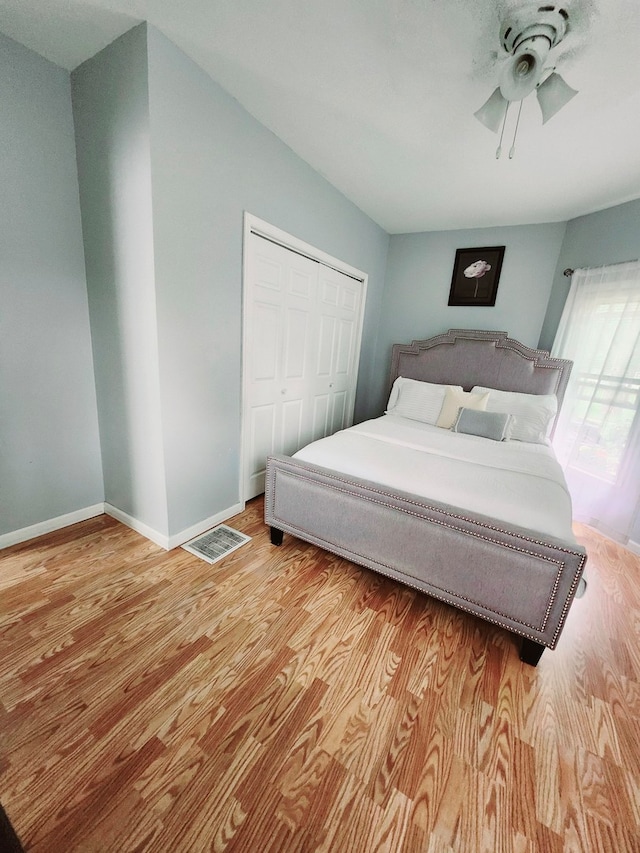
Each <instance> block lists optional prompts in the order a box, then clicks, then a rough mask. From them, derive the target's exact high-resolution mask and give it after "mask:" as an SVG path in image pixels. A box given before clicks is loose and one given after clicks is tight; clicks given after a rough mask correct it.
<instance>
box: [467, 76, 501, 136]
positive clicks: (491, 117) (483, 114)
mask: <svg viewBox="0 0 640 853" xmlns="http://www.w3.org/2000/svg"><path fill="white" fill-rule="evenodd" d="M507 105H508V102H507V101H506V100H505V98H503V97H502V93H501V92H500V87H498V88H497V89H496V90H495V92H494V93H493V94H492V95H491V97H490V98H489V99H488V100H487V101H485V103H484V104H483V105H482V106H481V107H480V109H479V110H477V111H476V112H475V113H474V116H475V117H476V118H477V119H478V121H479V122H480V123H481V124H483V125H484V126H485V127H488V128H489V130H492V131H493V132H494V133H497V132H498V131H499V130H500V126H501V125H502V120H503V119H504V114H505V110H506V109H507Z"/></svg>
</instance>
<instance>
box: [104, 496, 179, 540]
mask: <svg viewBox="0 0 640 853" xmlns="http://www.w3.org/2000/svg"><path fill="white" fill-rule="evenodd" d="M104 511H105V512H106V514H107V515H110V516H111V518H115V519H116V521H120V522H122V524H126V526H127V527H130V528H131V529H132V530H135V531H136V533H140V534H141V535H142V536H144V537H145V538H146V539H150V540H151V541H152V542H155V544H156V545H159V546H160V547H161V548H164V549H165V551H168V550H169V537H168V536H165V534H164V533H158V531H157V530H154V529H153V527H149V525H148V524H145V523H144V521H138V519H137V518H134V517H133V516H132V515H129V514H128V513H126V512H123V511H122V510H121V509H118V507H116V506H112V505H111V504H107V503H106V504H105V505H104Z"/></svg>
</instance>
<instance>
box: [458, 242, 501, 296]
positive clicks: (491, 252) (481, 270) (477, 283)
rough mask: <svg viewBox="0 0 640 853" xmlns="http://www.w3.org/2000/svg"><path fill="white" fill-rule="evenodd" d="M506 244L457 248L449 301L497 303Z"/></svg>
mask: <svg viewBox="0 0 640 853" xmlns="http://www.w3.org/2000/svg"><path fill="white" fill-rule="evenodd" d="M503 257H504V246H485V247H484V248H480V249H457V250H456V260H455V263H454V265H453V277H452V279H451V290H450V291H449V305H495V304H496V294H497V292H498V281H499V279H500V270H501V269H502V259H503Z"/></svg>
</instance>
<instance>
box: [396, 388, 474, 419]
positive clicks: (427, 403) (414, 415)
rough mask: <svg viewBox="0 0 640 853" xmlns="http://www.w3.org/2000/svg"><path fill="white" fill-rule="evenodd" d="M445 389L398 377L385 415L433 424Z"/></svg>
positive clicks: (440, 406)
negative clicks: (399, 416)
mask: <svg viewBox="0 0 640 853" xmlns="http://www.w3.org/2000/svg"><path fill="white" fill-rule="evenodd" d="M447 388H448V386H447V385H435V384H433V383H432V382H418V381H417V380H415V379H405V378H404V377H403V376H398V378H397V379H396V381H395V382H394V383H393V388H392V389H391V394H390V395H389V402H388V404H387V410H386V412H385V414H387V415H401V416H402V417H403V418H411V419H412V420H414V421H422V422H423V423H425V424H435V422H436V421H437V420H438V415H439V414H440V410H441V409H442V403H443V401H444V395H445V392H446V390H447ZM460 390H462V388H460Z"/></svg>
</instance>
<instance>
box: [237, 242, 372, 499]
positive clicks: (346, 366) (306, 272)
mask: <svg viewBox="0 0 640 853" xmlns="http://www.w3.org/2000/svg"><path fill="white" fill-rule="evenodd" d="M246 248H247V263H246V268H245V283H244V286H245V295H244V309H245V310H244V314H245V316H244V352H243V370H244V411H243V434H244V437H243V498H244V500H249V499H250V498H252V497H255V496H256V495H258V494H261V493H262V492H263V491H264V476H265V467H266V459H267V456H268V455H269V454H270V453H285V454H287V455H291V454H293V453H295V452H296V450H299V449H300V448H301V447H304V446H305V445H306V444H308V443H309V442H310V441H313V440H315V439H316V438H322V437H324V436H326V435H329V434H330V433H333V432H335V431H336V430H338V429H342V428H343V427H345V426H348V425H350V424H351V423H352V422H353V406H354V402H355V387H356V378H357V377H356V372H357V360H358V348H359V344H360V324H361V313H362V312H361V302H362V299H363V293H362V290H363V285H362V282H360V281H357V280H354V279H352V278H350V277H349V276H347V275H344V274H342V273H339V272H337V271H335V270H333V269H331V268H330V267H328V266H324V265H323V264H321V263H319V262H318V261H316V260H313V259H311V258H309V257H305V256H303V255H301V254H299V253H297V252H295V251H291V250H289V249H287V248H285V247H284V246H282V245H278V244H276V243H274V242H272V241H270V240H268V239H265V238H264V237H261V236H260V235H258V234H253V233H251V234H250V236H249V238H248V240H247V247H246Z"/></svg>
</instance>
